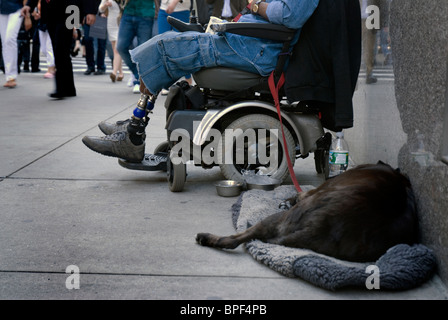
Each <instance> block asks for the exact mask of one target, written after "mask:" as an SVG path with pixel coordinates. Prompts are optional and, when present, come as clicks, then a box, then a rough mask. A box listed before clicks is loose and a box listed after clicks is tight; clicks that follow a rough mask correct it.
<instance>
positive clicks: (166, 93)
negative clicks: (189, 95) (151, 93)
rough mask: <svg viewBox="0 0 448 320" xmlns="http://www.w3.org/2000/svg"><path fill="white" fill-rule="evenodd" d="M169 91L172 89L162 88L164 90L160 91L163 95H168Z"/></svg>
mask: <svg viewBox="0 0 448 320" xmlns="http://www.w3.org/2000/svg"><path fill="white" fill-rule="evenodd" d="M168 92H170V91H169V90H167V89H162V90H161V91H160V94H161V95H162V96H166V95H168Z"/></svg>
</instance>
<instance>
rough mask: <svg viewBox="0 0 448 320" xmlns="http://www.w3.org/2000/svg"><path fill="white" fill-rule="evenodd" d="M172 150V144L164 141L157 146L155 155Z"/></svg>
mask: <svg viewBox="0 0 448 320" xmlns="http://www.w3.org/2000/svg"><path fill="white" fill-rule="evenodd" d="M169 149H170V144H169V142H168V141H163V142H161V143H159V144H158V145H157V147H156V148H155V149H154V154H156V153H159V152H168V151H169Z"/></svg>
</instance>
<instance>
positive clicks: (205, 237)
mask: <svg viewBox="0 0 448 320" xmlns="http://www.w3.org/2000/svg"><path fill="white" fill-rule="evenodd" d="M209 239H210V233H198V234H197V235H196V242H197V243H199V244H200V245H201V246H209V245H210V244H209Z"/></svg>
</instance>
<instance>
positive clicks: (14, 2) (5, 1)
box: [0, 0, 23, 14]
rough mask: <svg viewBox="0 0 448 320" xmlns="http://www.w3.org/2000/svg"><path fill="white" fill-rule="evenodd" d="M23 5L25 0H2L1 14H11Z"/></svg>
mask: <svg viewBox="0 0 448 320" xmlns="http://www.w3.org/2000/svg"><path fill="white" fill-rule="evenodd" d="M22 7H23V0H0V14H11V13H14V12H16V11H17V10H19V9H21V8H22Z"/></svg>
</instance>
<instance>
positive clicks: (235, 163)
mask: <svg viewBox="0 0 448 320" xmlns="http://www.w3.org/2000/svg"><path fill="white" fill-rule="evenodd" d="M227 129H231V130H230V132H233V133H234V135H233V138H232V139H233V140H234V141H233V144H232V146H231V148H232V150H227V151H226V144H228V143H227V141H226V134H228V133H226V132H229V131H227ZM238 129H240V130H238ZM260 129H261V130H260ZM262 129H264V130H262ZM270 129H275V130H274V132H276V135H272V134H271V133H270ZM283 130H284V132H285V139H286V143H287V146H288V151H289V155H288V156H289V157H290V159H291V162H292V163H293V164H294V161H295V156H296V150H295V143H294V138H293V137H292V135H291V133H290V131H289V130H288V129H287V128H286V127H283ZM263 132H265V133H263ZM248 133H249V134H248ZM242 136H244V139H241V137H242ZM228 139H229V138H228ZM274 139H275V140H274ZM222 141H223V146H222V148H218V159H220V161H221V164H220V165H219V167H220V169H221V172H222V174H223V175H224V176H225V177H226V179H229V180H236V181H240V182H244V178H243V172H244V171H245V170H249V171H254V172H255V173H260V171H261V174H263V175H269V176H271V177H272V178H275V179H279V180H281V181H283V180H284V179H285V178H286V177H287V176H288V174H289V171H288V163H287V159H286V156H285V154H284V149H283V138H282V131H281V127H280V121H279V120H278V119H276V118H273V117H271V116H268V115H264V114H251V115H246V116H243V117H241V118H238V119H237V120H235V121H234V122H232V123H231V124H230V125H229V126H227V128H226V130H224V132H223V134H222ZM235 141H236V142H235ZM238 141H239V142H238ZM230 142H231V141H229V143H230ZM227 148H230V146H227ZM262 148H265V150H263V149H262ZM260 151H261V152H260ZM242 155H244V159H242ZM229 157H231V158H232V159H231V160H232V161H230V163H229V161H228V160H229V159H228V158H229ZM268 159H269V162H267V161H266V160H268ZM254 160H255V161H254ZM271 160H273V161H271Z"/></svg>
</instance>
